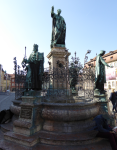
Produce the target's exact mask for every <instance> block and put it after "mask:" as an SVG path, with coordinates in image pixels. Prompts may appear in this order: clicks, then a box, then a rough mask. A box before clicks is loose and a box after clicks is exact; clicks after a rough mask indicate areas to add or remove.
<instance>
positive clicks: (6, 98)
mask: <svg viewBox="0 0 117 150" xmlns="http://www.w3.org/2000/svg"><path fill="white" fill-rule="evenodd" d="M14 99H15V93H12V92H11V93H10V94H8V95H6V94H0V111H2V110H4V109H9V107H10V105H11V103H12V101H13V100H14Z"/></svg>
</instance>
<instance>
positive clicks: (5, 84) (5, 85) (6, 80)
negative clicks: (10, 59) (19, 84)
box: [0, 69, 11, 91]
mask: <svg viewBox="0 0 117 150" xmlns="http://www.w3.org/2000/svg"><path fill="white" fill-rule="evenodd" d="M10 85H11V80H10V75H9V74H7V77H6V75H5V71H4V70H3V69H2V73H1V89H0V90H2V91H5V90H8V89H10Z"/></svg>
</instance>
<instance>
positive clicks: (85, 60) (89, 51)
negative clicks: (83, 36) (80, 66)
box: [84, 49, 91, 66]
mask: <svg viewBox="0 0 117 150" xmlns="http://www.w3.org/2000/svg"><path fill="white" fill-rule="evenodd" d="M90 53H91V50H89V49H88V50H87V53H86V54H85V58H84V66H85V63H86V62H87V59H88V56H87V54H90Z"/></svg>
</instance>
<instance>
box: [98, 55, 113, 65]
mask: <svg viewBox="0 0 117 150" xmlns="http://www.w3.org/2000/svg"><path fill="white" fill-rule="evenodd" d="M100 60H101V62H102V63H103V64H104V65H105V66H107V67H111V66H109V65H108V64H107V63H106V62H105V61H104V59H103V58H102V57H101V58H100Z"/></svg>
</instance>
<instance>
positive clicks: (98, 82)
mask: <svg viewBox="0 0 117 150" xmlns="http://www.w3.org/2000/svg"><path fill="white" fill-rule="evenodd" d="M104 54H105V51H104V50H101V51H100V54H99V55H97V57H96V67H95V73H96V75H95V93H96V94H97V93H98V95H101V94H105V90H104V83H106V75H105V66H107V67H111V68H113V67H112V66H109V65H108V64H107V63H106V62H105V61H104V59H103V58H102V56H103V55H104Z"/></svg>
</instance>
